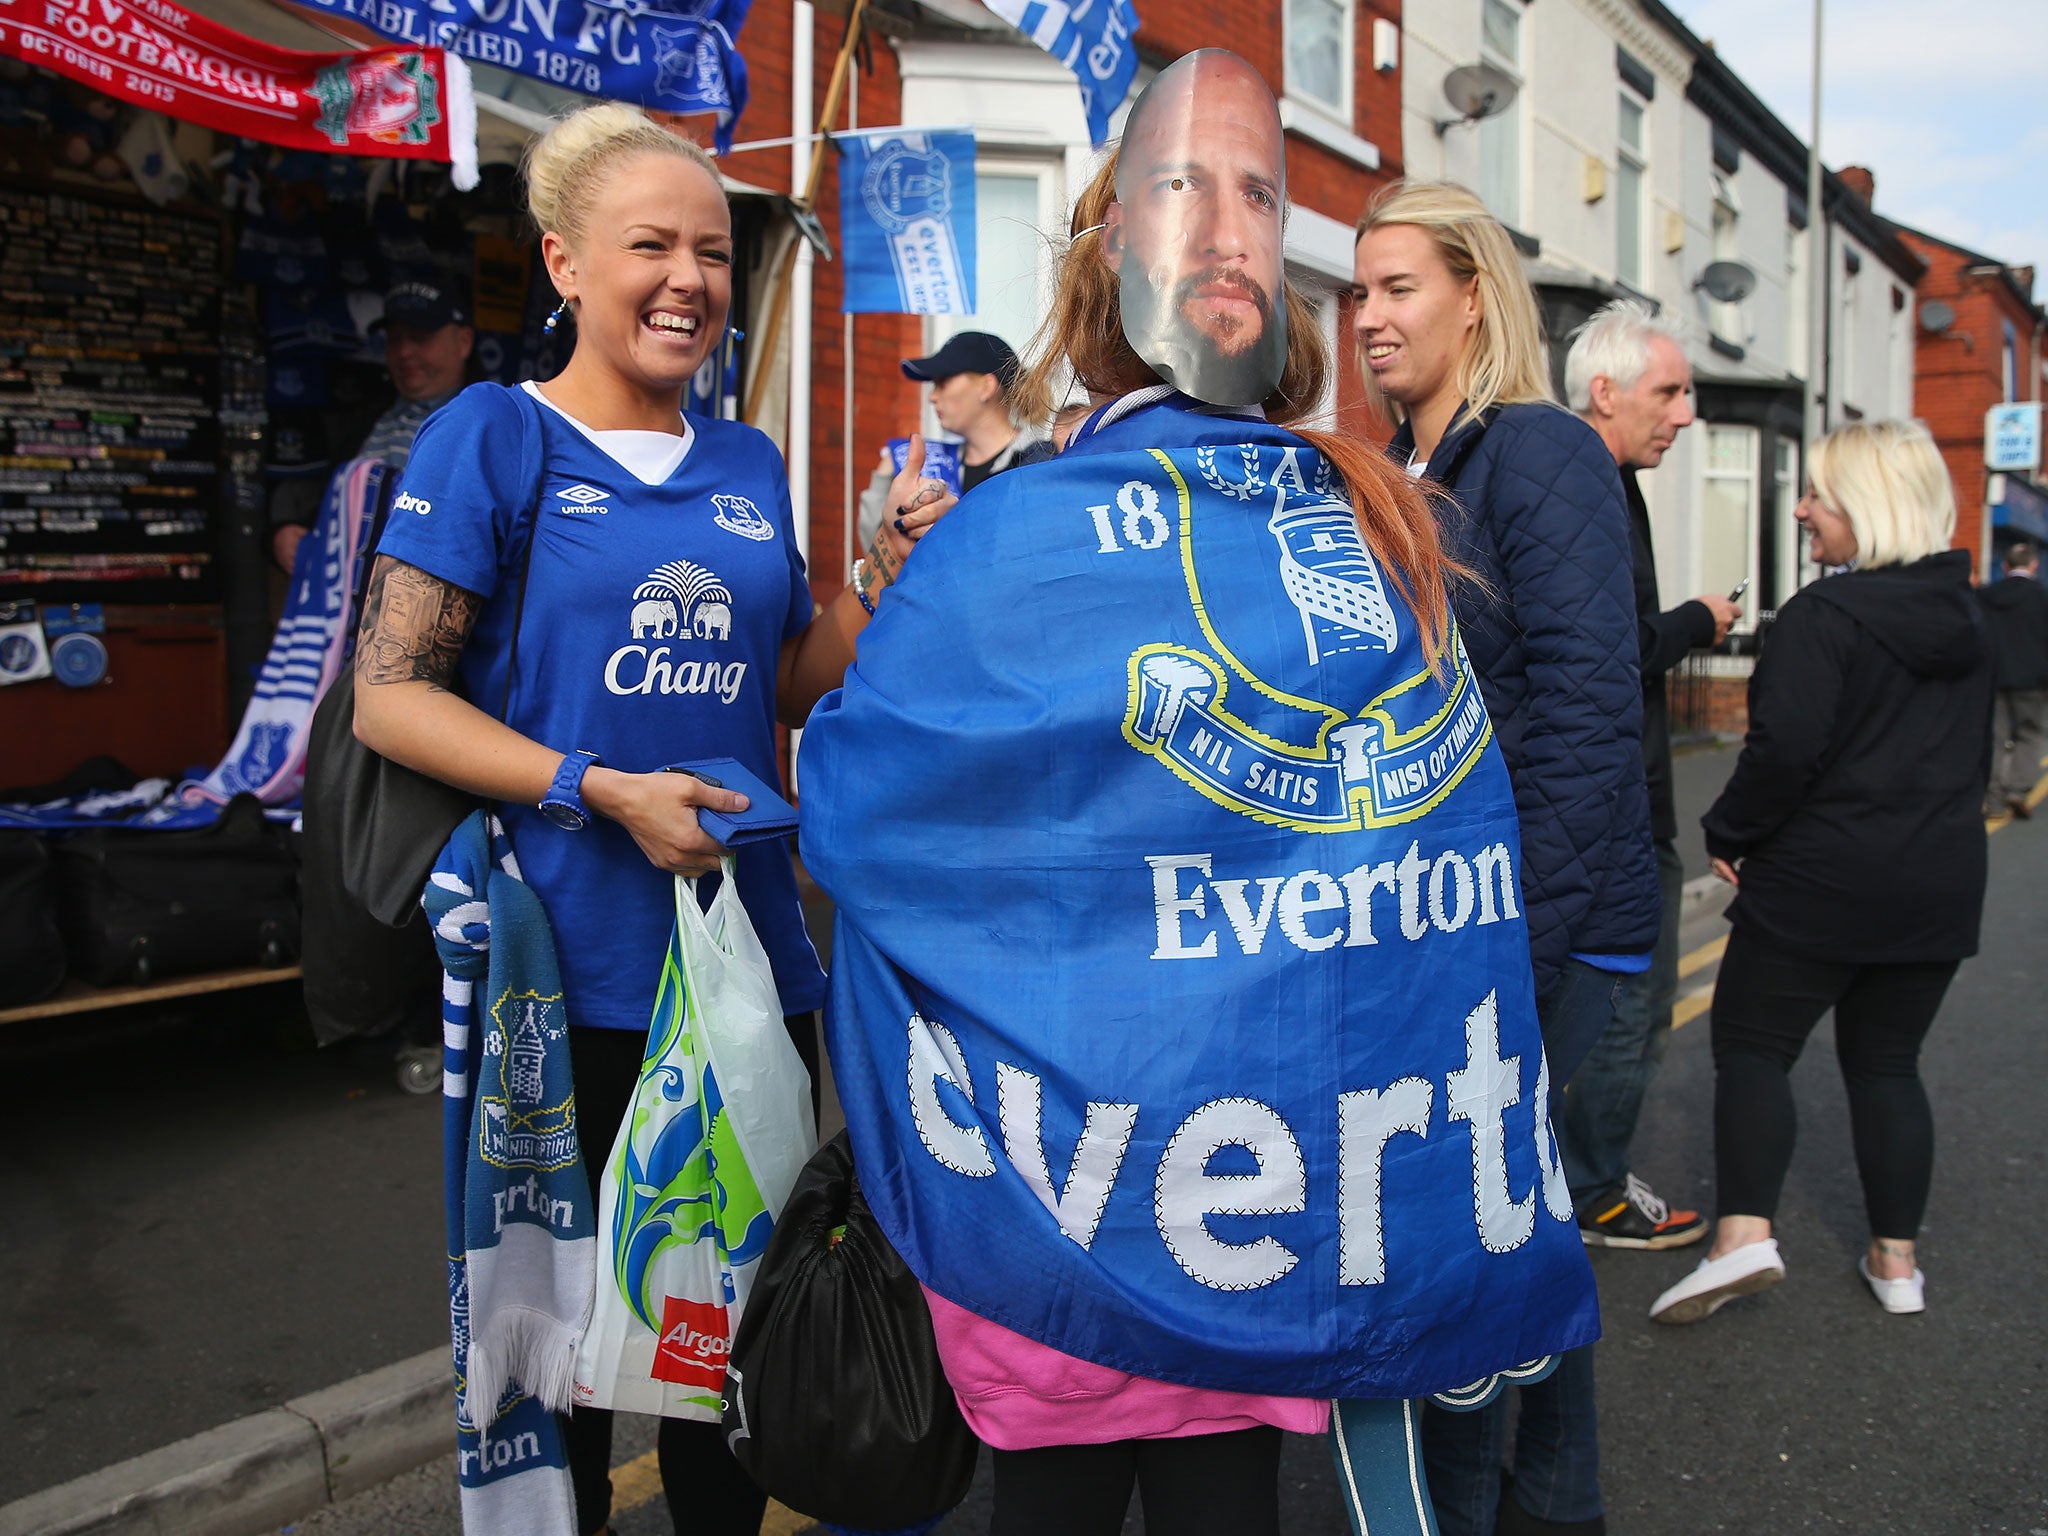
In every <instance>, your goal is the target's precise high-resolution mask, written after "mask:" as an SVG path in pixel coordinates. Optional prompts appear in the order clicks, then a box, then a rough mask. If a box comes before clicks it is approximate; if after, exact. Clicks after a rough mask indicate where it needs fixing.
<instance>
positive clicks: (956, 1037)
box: [801, 397, 1599, 1398]
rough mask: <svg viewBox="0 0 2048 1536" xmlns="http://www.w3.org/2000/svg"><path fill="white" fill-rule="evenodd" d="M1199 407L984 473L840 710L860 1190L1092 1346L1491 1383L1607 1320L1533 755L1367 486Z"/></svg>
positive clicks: (1429, 1385) (995, 1297)
mask: <svg viewBox="0 0 2048 1536" xmlns="http://www.w3.org/2000/svg"><path fill="white" fill-rule="evenodd" d="M1189 406H1190V402H1187V401H1185V400H1184V399H1181V398H1179V397H1172V398H1169V399H1168V400H1167V401H1166V402H1164V403H1161V404H1154V405H1150V406H1148V407H1145V408H1142V409H1139V410H1137V411H1135V412H1134V413H1132V414H1130V415H1129V416H1127V417H1125V418H1124V419H1123V420H1121V421H1117V422H1114V423H1113V424H1111V425H1109V426H1107V427H1106V428H1104V429H1102V430H1099V431H1097V432H1095V433H1093V434H1092V435H1090V436H1087V437H1085V438H1084V439H1083V440H1082V441H1080V442H1078V443H1076V444H1074V445H1072V446H1070V447H1069V448H1068V449H1067V451H1066V452H1065V453H1063V454H1062V455H1060V456H1059V457H1058V458H1056V459H1053V460H1050V461H1048V462H1046V463H1044V464H1039V465H1032V466H1027V467H1026V468H1024V469H1020V470H1013V471H1011V472H1010V473H1009V474H1006V475H1001V476H998V477H996V478H994V479H992V480H990V481H988V482H986V483H985V484H984V485H982V486H981V487H979V488H977V489H976V490H975V491H974V492H973V493H972V494H971V495H969V496H968V497H967V498H966V499H965V501H963V502H962V504H961V505H960V507H959V508H958V509H957V510H955V511H954V512H953V513H952V514H950V515H949V516H948V517H947V518H946V519H945V520H944V521H943V522H942V523H940V524H939V525H938V527H937V528H936V529H935V530H934V531H933V532H932V533H931V534H929V535H928V536H927V537H926V538H925V540H924V541H923V543H922V544H921V545H920V547H919V549H918V551H917V554H916V557H915V558H914V559H913V560H912V561H911V562H910V564H909V567H908V570H907V572H906V574H905V576H904V579H903V580H902V581H901V582H900V583H899V584H898V585H897V586H896V587H895V588H894V589H892V590H891V591H890V593H889V595H888V598H887V600H886V601H885V602H884V603H883V604H882V607H881V613H880V616H879V617H878V618H877V619H876V620H875V621H874V622H873V623H872V624H870V625H869V627H868V629H867V632H866V633H865V634H864V635H863V636H862V638H861V643H860V649H859V659H858V662H857V664H856V665H855V667H854V668H853V669H852V670H850V671H849V672H848V674H847V677H846V684H845V687H844V688H843V689H842V690H841V691H840V692H839V693H837V694H835V695H832V696H831V697H828V698H827V699H826V700H825V702H824V703H823V704H822V705H821V706H820V707H819V709H818V710H817V712H816V713H815V714H814V715H813V716H812V718H811V721H810V724H809V726H808V728H807V729H806V730H805V732H804V738H803V745H802V763H801V767H802V773H801V779H802V784H803V826H802V847H803V851H804V858H805V861H806V863H807V864H808V866H809V868H810V870H811V872H812V873H813V874H814V875H815V876H816V877H817V880H818V882H819V884H820V885H822V886H823V887H824V888H825V889H826V890H827V891H828V892H829V893H830V895H831V896H832V899H833V901H834V902H835V903H836V904H837V907H838V918H837V922H838V928H837V934H836V938H835V941H834V944H835V948H834V955H833V967H832V996H831V1003H830V1008H829V1012H828V1017H827V1035H828V1040H829V1043H830V1047H831V1051H832V1062H833V1068H834V1072H835V1077H836V1081H837V1084H838V1089H839V1095H840V1098H841V1100H842V1102H843V1103H844V1105H845V1109H846V1117H847V1121H848V1124H849V1125H850V1127H851V1129H852V1135H853V1146H854V1151H855V1155H856V1158H857V1160H858V1163H859V1167H860V1177H861V1187H862V1189H863V1191H864V1192H865V1193H866V1196H867V1198H868V1200H869V1202H870V1204H871V1205H872V1206H873V1208H874V1211H875V1214H876V1215H877V1217H878V1218H879V1219H880V1221H881V1223H882V1226H883V1229H884V1230H885V1231H886V1232H887V1233H888V1235H889V1238H890V1240H891V1241H892V1242H894V1243H895V1244H896V1246H897V1248H898V1249H899V1250H900V1251H901V1252H902V1254H903V1257H904V1258H905V1260H906V1261H908V1263H909V1264H910V1266H911V1268H912V1269H913V1270H914V1271H915V1272H916V1273H917V1275H918V1277H919V1278H920V1279H921V1280H923V1281H924V1282H925V1283H926V1284H927V1285H929V1286H931V1287H932V1289H934V1290H936V1291H938V1292H939V1293H940V1294H941V1295H943V1296H945V1297H947V1298H949V1299H950V1300H952V1301H954V1302H956V1303H958V1304H959V1305H961V1306H964V1307H966V1308H967V1309H968V1310H970V1311H972V1312H974V1313H976V1314H977V1315H979V1316H981V1317H984V1318H987V1319H990V1320H992V1321H994V1322H997V1323H1000V1324H1003V1325H1004V1326H1006V1327H1009V1328H1011V1329H1014V1330H1016V1331H1017V1332H1019V1333H1022V1334H1025V1335H1026V1336H1028V1337H1030V1338H1033V1339H1036V1340H1038V1341H1040V1342H1042V1343H1044V1344H1047V1345H1050V1346H1052V1347H1053V1348H1055V1349H1058V1350H1062V1351H1065V1352H1066V1353H1069V1354H1072V1355H1075V1356H1078V1357H1080V1358H1082V1359H1085V1360H1090V1361H1094V1362H1097V1363H1099V1364H1103V1365H1108V1366H1112V1367H1115V1368H1117V1369H1120V1370H1124V1371H1128V1372H1131V1373H1133V1374H1136V1375H1141V1376H1148V1377H1152V1378H1155V1379H1159V1380H1165V1381H1170V1382H1182V1383H1186V1384H1189V1385H1194V1386H1203V1387H1215V1388H1225V1389H1235V1390H1241V1391H1251V1392H1262V1393H1276V1394H1283V1395H1291V1396H1301V1397H1333V1398H1362V1397H1419V1396H1422V1395H1425V1394H1428V1393H1433V1392H1436V1391H1440V1390H1444V1389H1450V1388H1457V1387H1462V1386H1465V1385H1466V1384H1468V1383H1471V1382H1473V1381H1476V1380H1478V1379H1479V1378H1481V1377H1484V1376H1488V1375H1490V1374H1492V1373H1494V1372H1497V1371H1501V1370H1503V1369H1507V1368H1511V1367H1514V1366H1517V1365H1520V1364H1522V1363H1523V1362H1527V1361H1530V1360H1533V1359H1535V1358H1536V1357H1539V1356H1542V1355H1545V1354H1548V1353H1551V1352H1553V1351H1557V1350H1563V1349H1568V1348H1571V1347H1574V1346H1577V1345H1580V1344H1584V1343H1587V1342H1589V1341H1591V1340H1592V1339H1593V1338H1595V1337H1596V1336H1597V1334H1598V1332H1599V1327H1598V1312H1597V1304H1596V1300H1595V1296H1594V1292H1593V1283H1592V1274H1591V1270H1590V1268H1589V1266H1588V1264H1587V1262H1586V1257H1585V1253H1584V1249H1583V1247H1582V1246H1581V1244H1580V1241H1579V1235H1578V1230H1577V1226H1576V1224H1575V1222H1574V1220H1573V1215H1572V1208H1571V1201H1570V1197H1569V1195H1568V1193H1567V1191H1566V1188H1565V1181H1564V1175H1563V1172H1562V1170H1561V1168H1560V1167H1559V1165H1558V1160H1557V1148H1556V1143H1555V1141H1554V1139H1553V1138H1552V1136H1551V1132H1550V1126H1549V1121H1548V1117H1547V1115H1546V1114H1545V1111H1544V1105H1545V1102H1546V1098H1547V1095H1548V1092H1549V1086H1550V1085H1549V1080H1548V1070H1547V1068H1546V1067H1545V1065H1544V1061H1543V1053H1542V1045H1541V1042H1540V1038H1539V1035H1538V1032H1537V1023H1536V1012H1535V1004H1534V998H1533V992H1532V982H1531V972H1530V965H1529V947H1528V930H1527V926H1526V923H1525V921H1524V918H1523V913H1522V910H1521V896H1520V892H1519V886H1518V880H1517V875H1516V865H1517V862H1518V860H1519V856H1520V851H1519V850H1520V843H1519V838H1518V836H1517V826H1516V820H1515V806H1514V800H1513V798H1512V796H1511V794H1510V791H1509V786H1508V778H1507V771H1506V768H1505V766H1504V765H1503V763H1502V761H1501V757H1500V753H1499V751H1498V749H1497V748H1496V747H1495V745H1494V743H1493V738H1492V734H1491V728H1490V726H1489V724H1488V721H1487V716H1486V710H1485V706H1484V702H1483V700H1482V699H1481V697H1480V695H1479V690H1478V684H1477V680H1476V679H1475V678H1474V677H1473V676H1472V674H1471V672H1470V670H1469V668H1468V666H1467V664H1466V662H1465V659H1464V656H1463V654H1462V652H1461V651H1458V652H1455V653H1454V654H1453V655H1452V656H1450V657H1447V658H1445V662H1444V665H1443V666H1442V667H1441V668H1440V675H1433V674H1432V672H1431V669H1430V667H1429V664H1428V661H1427V659H1426V657H1425V656H1424V654H1423V650H1422V647H1421V645H1420V643H1419V640H1418V637H1417V633H1416V626H1415V621H1414V618H1413V616H1412V614H1411V612H1410V611H1409V609H1408V607H1407V605H1406V604H1405V602H1404V600H1403V599H1402V597H1401V595H1400V592H1399V590H1398V588H1397V587H1396V586H1395V584H1394V583H1393V581H1392V580H1391V579H1390V576H1389V573H1388V572H1386V571H1385V570H1383V569H1382V568H1381V567H1380V566H1379V565H1378V563H1377V562H1376V561H1375V560H1374V559H1373V557H1372V556H1371V554H1370V553H1368V551H1367V549H1366V547H1365V545H1364V543H1363V540H1362V539H1361V537H1360V535H1359V531H1358V526H1357V523H1356V521H1355V520H1354V517H1353V513H1352V509H1351V506H1350V503H1349V502H1348V500H1346V499H1345V492H1344V487H1343V484H1342V482H1341V480H1339V479H1338V478H1337V477H1336V475H1335V473H1334V471H1333V469H1332V468H1331V467H1330V466H1328V465H1327V464H1326V463H1325V462H1324V461H1323V460H1322V459H1321V457H1320V456H1319V455H1318V454H1317V453H1316V452H1315V451H1314V450H1313V449H1312V448H1310V447H1309V446H1308V445H1307V444H1306V443H1304V442H1303V441H1302V440H1301V439H1300V438H1297V437H1295V436H1293V435H1292V434H1290V433H1288V432H1285V431H1282V430H1280V429H1278V428H1275V427H1270V426H1268V425H1266V424H1265V423H1263V422H1260V421H1255V420H1247V419H1244V418H1239V417H1225V416H1216V415H1208V414H1203V413H1201V412H1199V411H1197V410H1194V409H1191V408H1189Z"/></svg>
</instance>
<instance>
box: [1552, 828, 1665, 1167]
mask: <svg viewBox="0 0 2048 1536" xmlns="http://www.w3.org/2000/svg"><path fill="white" fill-rule="evenodd" d="M1657 881H1658V884H1659V886H1660V887H1661V888H1662V892H1663V897H1664V922H1663V925H1662V926H1661V927H1660V928H1659V929H1658V930H1657V948H1656V949H1655V951H1653V952H1652V955H1651V958H1650V968H1649V970H1648V971H1646V972H1644V973H1643V974H1642V975H1640V976H1631V977H1629V978H1628V980H1629V981H1630V982H1632V983H1633V984H1634V985H1633V986H1632V987H1631V988H1630V989H1629V992H1628V995H1627V996H1626V997H1624V998H1622V999H1620V1000H1619V1001H1618V1005H1617V1006H1616V1008H1615V1010H1614V1016H1613V1018H1612V1019H1611V1020H1610V1021H1609V1023H1608V1026H1607V1028H1606V1030H1605V1031H1604V1032H1603V1033H1602V1034H1601V1036H1600V1038H1599V1041H1598V1042H1597V1043H1596V1044H1595V1045H1594V1047H1593V1049H1592V1051H1591V1053H1590V1054H1588V1055H1587V1057H1586V1060H1585V1063H1584V1065H1582V1066H1581V1067H1580V1068H1579V1070H1578V1072H1577V1073H1576V1074H1575V1075H1573V1076H1572V1077H1571V1079H1570V1082H1569V1087H1570V1091H1569V1092H1568V1093H1567V1094H1566V1095H1565V1096H1564V1100H1563V1104H1562V1106H1561V1107H1560V1108H1559V1110H1558V1112H1557V1113H1556V1115H1555V1116H1554V1126H1553V1128H1554V1129H1555V1130H1556V1132H1557V1150H1558V1153H1559V1155H1560V1157H1561V1158H1562V1159H1563V1162H1564V1177H1565V1182H1566V1183H1568V1184H1569V1185H1571V1189H1572V1203H1573V1204H1574V1205H1579V1204H1583V1203H1584V1202H1585V1201H1587V1200H1590V1199H1592V1198H1593V1197H1594V1196H1596V1195H1604V1194H1606V1193H1607V1192H1608V1191H1609V1190H1613V1189H1619V1188H1620V1187H1621V1184H1622V1181H1623V1180H1624V1179H1626V1178H1627V1177H1628V1171H1629V1158H1628V1149H1629V1143H1630V1142H1632V1141H1633V1140H1634V1139H1635V1134H1636V1120H1637V1119H1638V1118H1639V1117H1640V1116H1641V1114H1642V1112H1643V1095H1644V1094H1645V1093H1646V1092H1647V1091H1648V1090H1649V1087H1650V1079H1651V1078H1653V1077H1655V1076H1656V1075H1657V1066H1658V1063H1660V1062H1662V1061H1663V1059H1664V1047H1665V1046H1666V1045H1667V1044H1669V1043H1670V1040H1671V1004H1672V1002H1673V1000H1674V999H1675V998H1676V997H1677V994H1678V917H1679V906H1680V904H1681V903H1682V902H1683V900H1684V898H1685V863H1684V861H1683V860H1681V859H1680V858H1679V856H1678V850H1677V849H1676V848H1674V847H1672V846H1671V844H1669V843H1659V844H1658V845H1657ZM1550 1072H1551V1079H1550V1080H1551V1081H1552V1082H1553V1083H1563V1082H1564V1081H1565V1080H1564V1079H1563V1078H1561V1077H1560V1076H1559V1074H1558V1062H1557V1058H1556V1057H1555V1056H1552V1057H1551V1059H1550Z"/></svg>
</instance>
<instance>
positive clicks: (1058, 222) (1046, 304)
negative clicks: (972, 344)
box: [924, 150, 1066, 441]
mask: <svg viewBox="0 0 2048 1536" xmlns="http://www.w3.org/2000/svg"><path fill="white" fill-rule="evenodd" d="M974 174H975V175H976V176H1015V177H1017V178H1019V179H1020V180H1021V179H1023V178H1025V177H1032V178H1035V179H1036V180H1037V182H1038V229H1039V230H1046V229H1061V228H1064V227H1065V214H1066V206H1065V188H1066V167H1065V164H1064V161H1063V160H1062V158H1061V156H1060V155H1059V154H1057V153H1047V154H1031V153H1024V152H1016V151H1005V150H984V151H982V152H980V153H979V154H977V155H976V156H975V162H974ZM1017 233H1018V237H1019V238H1020V239H1021V238H1025V237H1027V236H1028V237H1029V238H1031V239H1033V240H1037V239H1038V238H1039V237H1038V233H1037V231H1036V230H1030V231H1026V230H1019V231H1018V232H1017ZM980 234H981V232H980V231H979V230H976V231H975V237H976V255H977V258H978V257H979V245H980ZM979 277H980V274H979V272H977V273H976V279H977V281H976V288H977V293H976V299H977V301H978V300H979V298H980V294H979V291H978V290H979V286H980V284H979ZM1051 308H1052V252H1051V248H1050V247H1046V248H1045V249H1044V251H1043V253H1042V254H1041V258H1040V260H1039V264H1038V292H1037V294H1036V295H1035V296H1034V298H1033V301H1032V321H1031V325H1032V332H1033V333H1034V334H1035V333H1036V331H1037V328H1038V327H1039V326H1040V325H1042V324H1044V322H1045V317H1046V315H1047V313H1048V312H1049V311H1050V310H1051ZM983 329H986V327H985V326H984V325H983V323H982V320H981V317H979V316H976V315H926V316H925V317H924V351H925V356H927V357H929V356H931V354H932V353H934V352H936V351H938V350H939V348H940V347H942V346H944V345H945V343H946V340H947V339H948V338H949V337H951V336H954V335H957V334H958V333H959V332H961V331H976V330H983ZM1005 339H1006V340H1009V339H1010V338H1007V337H1006V338H1005ZM1030 340H1031V337H1030V336H1028V335H1026V336H1020V337H1017V338H1015V339H1014V341H1012V343H1011V344H1012V345H1013V346H1015V347H1016V348H1017V351H1018V354H1019V355H1020V356H1021V355H1022V354H1023V352H1024V349H1025V345H1026V343H1028V342H1029V341H1030ZM930 397H931V391H930V390H929V389H927V390H926V391H925V407H924V434H925V436H926V437H936V438H938V439H940V440H947V441H949V440H950V439H947V438H946V434H944V433H943V432H940V431H939V422H938V418H937V417H936V416H934V415H933V414H932V408H931V398H930Z"/></svg>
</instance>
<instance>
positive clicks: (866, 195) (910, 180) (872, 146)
mask: <svg viewBox="0 0 2048 1536" xmlns="http://www.w3.org/2000/svg"><path fill="white" fill-rule="evenodd" d="M839 144H840V146H841V149H842V150H843V153H842V155H841V158H840V161H839V238H840V243H841V245H842V246H843V247H844V250H843V253H842V254H843V259H844V261H845V264H846V298H845V301H844V303H843V305H842V308H843V309H844V310H845V312H846V313H848V314H892V315H971V314H973V313H974V302H975V294H974V256H975V251H974V135H973V134H971V133H900V134H894V135H891V136H889V137H886V138H872V137H859V138H856V137H852V136H848V137H846V138H842V139H840V140H839Z"/></svg>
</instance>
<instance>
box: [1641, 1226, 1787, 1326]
mask: <svg viewBox="0 0 2048 1536" xmlns="http://www.w3.org/2000/svg"><path fill="white" fill-rule="evenodd" d="M1784 1278H1785V1261H1784V1259H1782V1258H1780V1257H1779V1255H1778V1240H1777V1239H1776V1238H1774V1237H1767V1238H1765V1239H1764V1240H1763V1241H1762V1242H1759V1243H1745V1244H1744V1245H1743V1246H1742V1247H1740V1248H1732V1249H1730V1250H1729V1251H1728V1252H1726V1253H1724V1254H1722V1255H1721V1257H1719V1258H1718V1259H1701V1260H1700V1265H1699V1268H1698V1269H1695V1270H1694V1271H1693V1272H1692V1273H1691V1274H1689V1275H1687V1276H1686V1277H1685V1278H1684V1279H1683V1280H1681V1281H1679V1282H1678V1284H1676V1285H1674V1286H1672V1287H1671V1289H1670V1290H1668V1291H1666V1292H1665V1293H1664V1294H1663V1295H1662V1296H1659V1297H1658V1298H1657V1299H1656V1300H1655V1301H1654V1302H1652V1303H1651V1304H1650V1319H1651V1321H1653V1322H1659V1323H1696V1322H1698V1321H1699V1320H1700V1319H1701V1318H1703V1317H1706V1316H1709V1315H1710V1314H1712V1313H1714V1312H1717V1311H1719V1310H1720V1308H1721V1307H1722V1306H1723V1305H1725V1304H1726V1303H1728V1302H1731V1301H1733V1300H1734V1299H1735V1298H1736V1297H1738V1296H1749V1295H1753V1294H1755V1293H1756V1292H1758V1291H1765V1290H1769V1289H1770V1288H1771V1287H1772V1286H1774V1285H1776V1284H1777V1283H1778V1282H1779V1281H1780V1280H1782V1279H1784Z"/></svg>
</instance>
